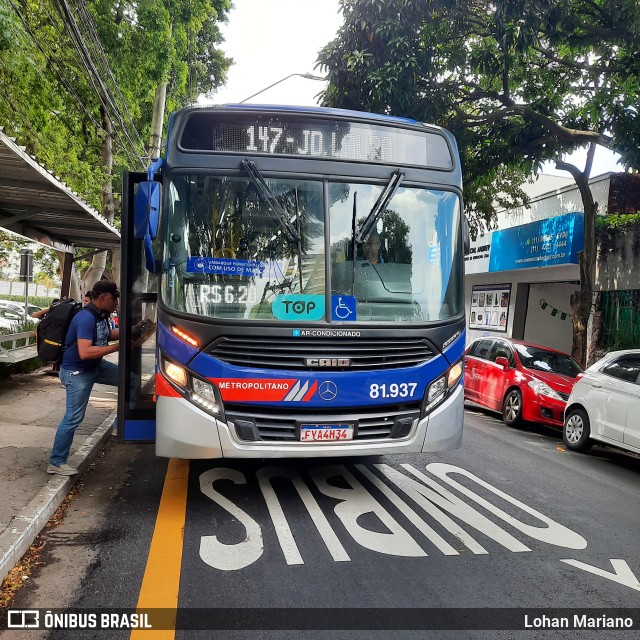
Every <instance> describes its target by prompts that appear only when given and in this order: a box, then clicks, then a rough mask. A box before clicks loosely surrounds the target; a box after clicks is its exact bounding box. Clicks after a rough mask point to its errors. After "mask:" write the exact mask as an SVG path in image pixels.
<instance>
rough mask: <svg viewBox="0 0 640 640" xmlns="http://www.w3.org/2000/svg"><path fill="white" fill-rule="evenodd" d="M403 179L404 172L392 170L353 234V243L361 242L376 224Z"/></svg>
mask: <svg viewBox="0 0 640 640" xmlns="http://www.w3.org/2000/svg"><path fill="white" fill-rule="evenodd" d="M403 179H404V173H402V172H401V171H400V170H399V169H397V170H396V171H394V172H393V173H392V174H391V178H389V182H387V185H386V186H385V188H384V189H383V190H382V193H381V194H380V196H379V198H378V199H377V200H376V203H375V204H374V205H373V209H371V211H370V212H369V215H368V216H367V217H366V218H365V220H364V222H363V223H362V226H361V227H360V231H358V233H357V234H356V236H355V243H356V244H362V243H363V242H365V241H366V240H367V238H368V237H369V234H370V233H371V231H372V230H373V228H374V227H375V226H376V223H377V222H378V220H380V217H381V216H382V214H383V213H384V211H385V209H386V208H387V206H389V202H391V198H393V196H394V195H395V193H396V191H397V190H398V187H399V186H400V183H401V182H402V180H403Z"/></svg>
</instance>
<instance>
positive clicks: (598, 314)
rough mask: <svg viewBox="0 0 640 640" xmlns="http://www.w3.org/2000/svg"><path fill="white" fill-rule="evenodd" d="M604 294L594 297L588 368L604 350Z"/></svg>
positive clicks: (598, 293) (597, 294)
mask: <svg viewBox="0 0 640 640" xmlns="http://www.w3.org/2000/svg"><path fill="white" fill-rule="evenodd" d="M601 299H602V294H601V293H600V292H596V293H595V295H594V301H595V305H594V310H593V321H592V325H591V340H590V341H589V351H588V353H587V366H588V367H590V366H591V365H592V364H593V363H594V362H595V361H596V360H597V359H598V353H599V352H600V351H601V349H602V330H603V328H604V323H603V322H602V309H601V307H600V302H601Z"/></svg>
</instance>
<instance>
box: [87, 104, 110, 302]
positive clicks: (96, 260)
mask: <svg viewBox="0 0 640 640" xmlns="http://www.w3.org/2000/svg"><path fill="white" fill-rule="evenodd" d="M102 127H103V128H104V130H105V131H106V134H105V136H104V139H103V140H102V167H103V169H104V171H105V178H104V182H103V183H102V186H101V189H100V191H101V196H102V211H101V213H102V215H103V216H104V217H105V218H106V219H107V220H108V221H109V222H111V223H112V224H113V219H114V217H115V211H116V205H115V201H114V198H113V184H112V176H113V139H112V128H111V121H110V120H109V118H108V117H107V115H106V113H105V112H104V110H102ZM106 266H107V252H106V251H101V252H100V253H96V254H95V255H94V256H93V258H92V259H91V266H90V267H89V268H88V269H87V271H86V272H85V273H84V275H83V278H82V280H83V289H84V291H89V290H90V289H91V288H92V287H93V285H94V284H95V283H96V282H98V280H100V278H102V276H103V274H104V270H105V268H106Z"/></svg>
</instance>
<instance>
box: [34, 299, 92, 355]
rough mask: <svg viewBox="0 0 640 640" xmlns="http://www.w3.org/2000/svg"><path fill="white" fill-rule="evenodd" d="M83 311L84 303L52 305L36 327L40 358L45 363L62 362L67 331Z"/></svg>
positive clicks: (72, 301)
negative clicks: (75, 317)
mask: <svg viewBox="0 0 640 640" xmlns="http://www.w3.org/2000/svg"><path fill="white" fill-rule="evenodd" d="M81 310H82V303H81V302H76V301H75V300H65V301H64V302H58V303H57V304H55V305H52V306H51V308H50V309H49V311H48V312H47V314H46V315H45V317H44V318H42V320H41V321H40V322H39V323H38V326H37V327H36V336H37V338H36V343H37V345H38V357H39V358H40V360H44V361H45V362H60V361H61V360H62V352H63V351H64V344H65V341H66V339H67V331H69V325H70V324H71V320H73V318H74V316H75V315H76V314H77V313H78V312H79V311H81Z"/></svg>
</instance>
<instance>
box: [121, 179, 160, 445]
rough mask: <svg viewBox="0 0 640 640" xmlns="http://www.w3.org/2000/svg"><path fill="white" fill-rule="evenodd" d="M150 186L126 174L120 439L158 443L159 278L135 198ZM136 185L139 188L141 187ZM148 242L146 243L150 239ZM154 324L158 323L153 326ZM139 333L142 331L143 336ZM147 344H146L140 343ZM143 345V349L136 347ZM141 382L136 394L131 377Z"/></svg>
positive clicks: (122, 278) (142, 180)
mask: <svg viewBox="0 0 640 640" xmlns="http://www.w3.org/2000/svg"><path fill="white" fill-rule="evenodd" d="M141 183H142V184H148V178H147V174H146V173H133V172H125V173H124V174H123V185H122V227H121V236H122V245H121V246H122V249H121V254H122V255H121V290H122V295H121V299H120V311H119V328H120V353H119V385H118V440H119V441H120V442H131V441H138V442H140V441H153V440H155V433H156V419H155V373H156V340H155V331H154V328H155V322H156V303H157V297H158V294H157V278H156V275H155V274H154V273H150V272H149V271H148V268H147V267H148V264H149V263H148V259H149V256H148V253H149V250H150V248H151V247H150V241H149V246H148V247H146V248H145V242H143V240H141V239H139V237H138V236H139V233H138V232H137V230H136V229H135V222H136V216H135V215H134V196H135V194H136V193H137V191H139V190H140V186H139V185H140V184H141ZM136 185H138V186H137V187H136ZM145 240H146V239H145ZM141 321H146V323H145V325H146V326H147V327H148V328H147V329H146V331H144V332H143V336H142V337H141V339H139V340H137V341H136V342H134V341H133V338H135V337H137V335H138V334H137V333H136V334H135V335H134V331H133V329H132V327H134V326H135V325H138V324H139V323H140V322H141ZM151 323H153V324H151ZM138 333H139V332H138ZM140 342H142V344H139V343H140ZM136 343H137V344H136ZM130 374H133V375H134V377H135V379H136V383H137V384H136V387H137V388H136V390H135V391H133V390H132V389H131V387H130V384H129V376H130Z"/></svg>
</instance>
